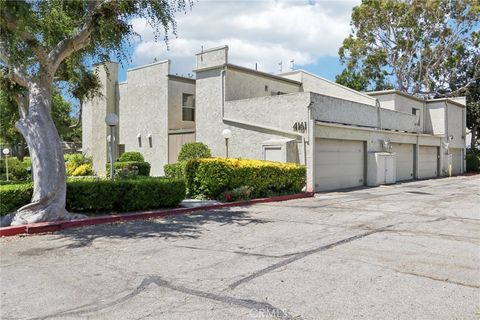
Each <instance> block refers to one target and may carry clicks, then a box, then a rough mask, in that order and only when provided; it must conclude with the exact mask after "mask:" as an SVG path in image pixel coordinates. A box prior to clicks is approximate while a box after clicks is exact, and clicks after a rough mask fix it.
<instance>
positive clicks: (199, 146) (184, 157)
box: [178, 142, 212, 162]
mask: <svg viewBox="0 0 480 320" xmlns="http://www.w3.org/2000/svg"><path fill="white" fill-rule="evenodd" d="M211 156H212V153H211V151H210V149H209V148H208V146H207V145H206V144H204V143H201V142H189V143H185V144H184V145H183V146H182V149H181V150H180V153H179V154H178V162H181V161H188V160H191V159H196V158H210V157H211Z"/></svg>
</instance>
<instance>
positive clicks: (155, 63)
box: [127, 59, 170, 72]
mask: <svg viewBox="0 0 480 320" xmlns="http://www.w3.org/2000/svg"><path fill="white" fill-rule="evenodd" d="M167 62H170V60H168V59H167V60H162V61H158V62H154V63H149V64H144V65H143V66H138V67H133V68H130V69H127V72H129V71H135V70H139V69H143V68H148V67H151V66H155V65H157V64H162V63H167Z"/></svg>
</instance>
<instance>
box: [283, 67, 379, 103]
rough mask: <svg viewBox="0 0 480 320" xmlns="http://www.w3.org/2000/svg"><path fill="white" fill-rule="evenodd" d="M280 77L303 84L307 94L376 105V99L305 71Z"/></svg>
mask: <svg viewBox="0 0 480 320" xmlns="http://www.w3.org/2000/svg"><path fill="white" fill-rule="evenodd" d="M280 76H282V77H284V78H287V79H292V80H295V81H299V82H302V88H303V91H305V92H315V93H319V94H323V95H329V96H332V97H336V98H341V99H344V100H350V101H355V102H360V103H364V104H369V105H373V106H374V105H375V99H374V98H372V97H369V96H367V95H365V94H363V93H360V92H358V91H355V90H352V89H350V88H347V87H344V86H341V85H339V84H337V83H334V82H332V81H329V80H326V79H323V78H321V77H318V76H316V75H313V74H310V73H308V72H304V71H294V72H289V73H284V74H280Z"/></svg>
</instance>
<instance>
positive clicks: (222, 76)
mask: <svg viewBox="0 0 480 320" xmlns="http://www.w3.org/2000/svg"><path fill="white" fill-rule="evenodd" d="M226 70H227V66H226V65H223V68H222V71H221V72H220V75H221V78H222V110H221V112H222V121H223V122H224V123H225V122H230V123H232V124H237V125H243V126H249V127H254V128H259V129H263V130H267V131H272V132H277V133H280V134H282V135H290V136H294V137H299V138H301V139H302V144H303V154H304V162H305V165H306V164H307V156H306V154H307V152H306V151H307V146H306V140H305V135H303V134H301V133H298V132H293V131H287V130H281V129H277V128H273V127H267V126H264V125H260V124H256V123H251V122H248V121H239V120H236V119H229V118H225V82H226V81H225V75H226ZM312 104H313V103H312V102H310V103H309V104H308V105H307V108H308V119H307V120H308V121H309V120H310V114H311V110H310V108H311V105H312ZM307 135H308V128H307Z"/></svg>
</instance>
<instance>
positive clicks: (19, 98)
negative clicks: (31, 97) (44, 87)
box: [14, 93, 28, 119]
mask: <svg viewBox="0 0 480 320" xmlns="http://www.w3.org/2000/svg"><path fill="white" fill-rule="evenodd" d="M14 99H15V102H16V103H17V106H18V113H19V114H20V118H22V119H24V118H26V117H27V115H28V99H27V97H26V96H25V95H24V94H22V93H19V94H16V95H15V96H14Z"/></svg>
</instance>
